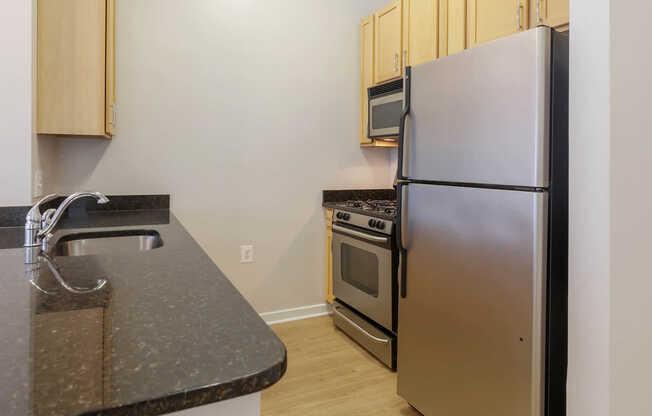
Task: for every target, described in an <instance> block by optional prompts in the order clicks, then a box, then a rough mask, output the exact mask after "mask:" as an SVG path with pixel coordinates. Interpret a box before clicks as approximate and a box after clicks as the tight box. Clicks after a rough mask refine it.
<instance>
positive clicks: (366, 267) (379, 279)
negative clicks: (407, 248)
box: [332, 224, 392, 331]
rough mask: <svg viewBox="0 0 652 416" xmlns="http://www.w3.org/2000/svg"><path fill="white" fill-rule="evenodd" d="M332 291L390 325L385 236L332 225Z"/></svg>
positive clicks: (388, 244)
mask: <svg viewBox="0 0 652 416" xmlns="http://www.w3.org/2000/svg"><path fill="white" fill-rule="evenodd" d="M332 250H333V294H334V295H335V297H336V298H338V299H339V300H341V301H342V302H344V303H346V304H348V305H349V306H351V307H352V308H354V309H356V310H357V311H358V312H360V313H362V314H364V315H366V316H367V317H368V318H370V319H372V320H374V321H375V322H376V323H378V324H380V325H382V326H384V327H385V328H387V329H388V330H390V331H391V329H392V250H391V241H390V237H389V236H382V235H381V234H378V233H369V232H366V231H363V230H359V229H354V228H352V227H347V226H344V225H339V224H334V225H333V247H332Z"/></svg>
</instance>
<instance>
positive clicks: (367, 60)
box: [360, 15, 374, 144]
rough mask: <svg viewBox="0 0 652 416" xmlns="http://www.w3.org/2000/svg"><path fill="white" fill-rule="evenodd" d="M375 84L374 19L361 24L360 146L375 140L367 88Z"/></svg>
mask: <svg viewBox="0 0 652 416" xmlns="http://www.w3.org/2000/svg"><path fill="white" fill-rule="evenodd" d="M373 84H374V17H373V15H372V16H369V17H367V18H365V19H362V21H361V22H360V144H369V143H372V142H373V140H372V139H370V138H369V137H367V136H368V133H367V131H368V128H367V127H368V121H369V100H368V98H367V88H369V87H371V86H372V85H373Z"/></svg>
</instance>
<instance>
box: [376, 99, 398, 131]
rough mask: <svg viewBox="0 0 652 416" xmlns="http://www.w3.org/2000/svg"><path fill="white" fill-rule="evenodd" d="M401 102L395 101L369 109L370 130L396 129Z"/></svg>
mask: <svg viewBox="0 0 652 416" xmlns="http://www.w3.org/2000/svg"><path fill="white" fill-rule="evenodd" d="M402 111H403V101H401V100H396V101H391V102H389V103H385V104H374V105H373V106H372V107H371V120H372V123H373V124H372V126H371V127H372V128H373V129H374V130H378V129H387V128H392V127H397V126H398V125H399V123H400V122H401V112H402Z"/></svg>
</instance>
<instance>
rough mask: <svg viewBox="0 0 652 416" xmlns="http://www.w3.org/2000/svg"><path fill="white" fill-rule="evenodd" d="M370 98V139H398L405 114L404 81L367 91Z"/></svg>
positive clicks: (396, 81) (382, 85) (378, 86)
mask: <svg viewBox="0 0 652 416" xmlns="http://www.w3.org/2000/svg"><path fill="white" fill-rule="evenodd" d="M367 94H368V97H369V118H368V120H369V125H368V127H367V133H368V137H369V138H371V139H378V138H385V140H387V139H388V138H396V137H397V136H398V128H399V123H400V121H401V113H402V112H403V79H397V80H395V81H390V82H386V83H384V84H381V85H377V86H375V87H371V88H368V89H367Z"/></svg>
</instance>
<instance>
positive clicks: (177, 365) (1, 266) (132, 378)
mask: <svg viewBox="0 0 652 416" xmlns="http://www.w3.org/2000/svg"><path fill="white" fill-rule="evenodd" d="M107 227H108V228H107ZM106 230H147V231H148V232H154V233H158V234H159V235H160V237H161V239H162V240H163V246H162V247H160V248H156V249H153V250H150V251H125V250H118V251H119V252H110V253H108V254H98V255H89V256H78V257H52V258H51V261H50V265H48V264H47V261H46V260H45V259H41V262H40V267H39V268H38V269H37V270H35V271H34V270H33V269H32V272H30V271H29V269H30V267H29V266H27V265H25V264H24V255H25V253H24V249H23V248H22V244H23V232H22V231H23V230H22V228H19V227H6V228H0V247H1V248H0V334H2V335H1V336H0V372H1V373H2V375H3V376H2V380H1V381H0V405H1V406H2V414H3V415H5V416H19V415H20V416H25V415H33V416H36V415H39V416H40V415H63V416H68V415H70V416H73V415H82V414H83V415H159V414H165V413H169V412H173V411H178V410H182V409H186V408H190V407H195V406H200V405H204V404H208V403H212V402H217V401H220V400H225V399H230V398H234V397H237V396H242V395H245V394H250V393H254V392H257V391H260V390H262V389H264V388H266V387H269V386H270V385H272V384H274V383H275V382H276V381H278V380H279V379H280V378H281V377H282V376H283V374H284V372H285V369H286V365H287V361H286V360H287V358H286V350H285V346H284V345H283V343H282V342H281V341H280V340H279V339H278V338H277V337H276V335H275V334H274V333H273V332H272V331H271V330H270V329H269V327H268V326H267V325H266V324H265V322H264V321H263V320H262V319H261V318H260V317H259V315H258V314H257V313H256V312H255V311H254V310H253V309H252V308H251V306H250V305H249V304H248V303H247V301H246V300H245V299H244V298H243V297H242V296H241V295H240V293H239V292H238V291H237V290H236V289H235V287H234V286H233V285H232V284H231V282H230V281H229V280H228V279H227V278H226V276H224V274H223V273H222V272H221V271H220V270H219V269H218V268H217V267H216V266H215V264H214V263H213V262H212V261H211V259H210V258H209V257H208V256H207V255H206V253H204V251H203V250H202V249H201V248H200V247H199V245H198V244H197V243H196V242H195V241H194V240H193V239H192V237H191V236H190V235H189V234H188V232H187V231H186V230H185V229H184V227H183V226H182V225H181V224H180V223H179V221H178V220H177V219H176V218H175V217H174V215H173V214H171V213H170V212H169V211H168V210H166V209H163V210H160V209H154V210H152V209H146V210H132V211H102V212H85V213H84V214H83V215H78V216H75V217H70V218H67V219H64V220H63V221H62V224H61V226H60V227H59V228H58V231H57V232H56V233H55V236H54V239H53V242H56V241H57V240H58V239H59V238H61V237H62V236H64V235H68V234H73V233H79V232H96V231H106ZM53 270H58V272H59V273H60V275H61V277H62V278H63V280H65V282H67V284H68V285H70V286H73V287H74V288H77V289H84V290H85V289H90V288H95V287H96V286H97V285H98V282H102V281H105V284H103V285H102V287H101V288H100V289H98V290H95V291H93V292H90V293H71V292H70V291H68V290H66V289H65V288H64V287H63V286H62V285H61V284H60V283H59V282H58V281H57V280H56V278H55V275H54V273H53ZM30 278H31V280H32V281H30Z"/></svg>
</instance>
